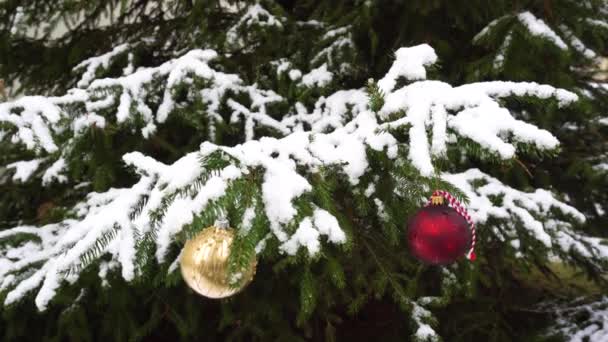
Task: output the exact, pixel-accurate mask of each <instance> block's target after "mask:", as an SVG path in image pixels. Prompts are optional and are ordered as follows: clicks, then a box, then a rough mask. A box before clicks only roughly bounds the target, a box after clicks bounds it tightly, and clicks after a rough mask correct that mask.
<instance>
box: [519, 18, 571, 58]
mask: <svg viewBox="0 0 608 342" xmlns="http://www.w3.org/2000/svg"><path fill="white" fill-rule="evenodd" d="M517 18H518V19H519V21H520V22H521V23H522V24H523V25H524V26H525V27H526V28H527V29H528V31H529V32H530V33H531V34H532V35H534V36H538V37H542V38H545V39H547V40H549V41H551V42H552V43H553V44H555V45H556V46H557V47H559V48H560V49H562V50H567V49H568V46H567V45H566V43H564V41H563V40H562V39H561V38H560V37H559V36H558V35H557V33H555V32H554V31H553V30H552V29H551V28H550V27H549V26H547V24H545V22H544V21H543V20H542V19H538V18H536V17H535V16H534V15H533V14H532V13H530V12H528V11H526V12H522V13H520V14H518V15H517Z"/></svg>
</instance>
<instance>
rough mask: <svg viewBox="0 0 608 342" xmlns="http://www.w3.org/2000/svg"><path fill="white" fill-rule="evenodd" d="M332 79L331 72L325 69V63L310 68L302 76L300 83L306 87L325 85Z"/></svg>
mask: <svg viewBox="0 0 608 342" xmlns="http://www.w3.org/2000/svg"><path fill="white" fill-rule="evenodd" d="M332 79H333V73H331V72H330V71H328V70H327V63H323V65H321V66H320V67H318V68H316V69H312V70H311V71H310V72H309V73H307V74H306V75H304V76H302V84H303V85H305V86H307V87H315V86H316V87H319V88H321V87H325V86H326V85H328V84H329V82H331V80H332Z"/></svg>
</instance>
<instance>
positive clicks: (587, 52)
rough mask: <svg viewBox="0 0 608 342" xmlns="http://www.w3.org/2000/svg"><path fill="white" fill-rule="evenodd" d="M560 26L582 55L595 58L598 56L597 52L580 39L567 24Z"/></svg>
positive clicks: (571, 43)
mask: <svg viewBox="0 0 608 342" xmlns="http://www.w3.org/2000/svg"><path fill="white" fill-rule="evenodd" d="M559 28H560V29H561V30H562V32H564V34H565V35H566V38H567V39H568V40H569V41H570V45H571V46H572V47H573V48H574V50H576V51H577V52H578V53H580V54H581V55H583V56H585V58H589V59H593V58H595V57H596V56H597V54H596V53H595V52H594V51H593V50H590V49H589V48H587V47H586V46H585V44H584V43H583V42H582V41H581V40H580V39H578V37H577V36H575V35H574V33H573V32H572V31H571V30H570V29H569V28H568V26H566V25H560V26H559Z"/></svg>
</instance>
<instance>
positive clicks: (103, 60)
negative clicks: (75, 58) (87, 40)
mask: <svg viewBox="0 0 608 342" xmlns="http://www.w3.org/2000/svg"><path fill="white" fill-rule="evenodd" d="M128 48H129V45H128V44H121V45H118V46H116V47H115V48H114V49H112V51H110V52H108V53H105V54H103V55H100V56H96V57H92V58H89V59H86V60H84V61H82V62H81V63H80V64H78V65H76V67H74V70H80V69H84V70H85V71H84V73H83V74H82V77H81V78H80V81H78V84H77V86H78V87H80V88H85V87H86V86H88V85H89V84H90V83H91V81H93V80H94V79H95V73H96V72H97V70H98V69H99V68H104V69H107V68H108V67H109V66H110V63H111V62H112V60H113V59H114V58H115V57H116V56H118V55H121V54H122V53H124V52H125V51H127V49H128Z"/></svg>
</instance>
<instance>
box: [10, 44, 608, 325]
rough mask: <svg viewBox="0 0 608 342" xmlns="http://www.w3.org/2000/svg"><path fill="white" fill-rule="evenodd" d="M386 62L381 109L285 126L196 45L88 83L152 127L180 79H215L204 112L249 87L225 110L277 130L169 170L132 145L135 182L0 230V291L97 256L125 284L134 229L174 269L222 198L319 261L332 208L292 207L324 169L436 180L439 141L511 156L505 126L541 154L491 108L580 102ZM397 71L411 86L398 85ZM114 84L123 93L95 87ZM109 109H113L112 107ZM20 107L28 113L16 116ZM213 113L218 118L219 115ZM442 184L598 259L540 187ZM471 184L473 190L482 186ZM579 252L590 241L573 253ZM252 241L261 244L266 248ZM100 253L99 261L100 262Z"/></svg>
mask: <svg viewBox="0 0 608 342" xmlns="http://www.w3.org/2000/svg"><path fill="white" fill-rule="evenodd" d="M396 56H397V60H396V61H395V63H394V65H393V67H392V68H391V69H390V71H389V73H388V74H387V76H386V77H384V78H383V79H382V80H381V84H380V85H381V87H382V88H383V89H384V91H385V92H386V96H385V99H386V103H385V105H384V107H383V108H382V110H381V111H380V112H379V113H374V112H372V111H371V110H370V109H369V106H368V102H369V99H368V95H367V94H366V93H365V92H364V91H362V90H347V91H345V90H342V91H338V92H336V93H334V94H332V95H330V96H328V97H327V98H321V99H319V100H318V102H317V105H316V106H315V108H314V110H313V111H312V112H311V113H310V112H309V110H308V109H307V108H306V107H305V106H304V105H302V104H300V103H296V104H295V105H294V109H295V110H294V111H293V112H291V113H288V115H285V116H284V118H283V119H281V120H278V119H274V118H272V117H270V116H269V115H268V113H266V112H265V109H264V108H265V107H264V106H265V104H266V103H268V102H269V101H275V100H279V96H278V95H277V94H274V93H273V92H271V91H269V90H268V91H267V90H260V89H258V88H257V87H256V86H254V85H252V86H243V85H242V84H241V81H240V79H239V78H238V77H237V76H235V75H230V74H225V73H222V72H218V71H215V70H214V69H212V68H211V67H210V66H209V64H208V62H209V61H210V60H211V59H212V58H214V57H216V54H215V52H213V51H210V50H194V51H191V52H189V53H187V54H185V55H184V56H183V57H180V58H178V59H175V60H172V61H169V62H166V63H164V64H162V65H161V66H159V67H157V68H148V69H141V70H138V71H136V72H134V73H132V74H130V75H126V76H123V77H120V78H116V79H102V80H95V81H93V82H91V84H90V85H89V86H88V87H87V89H86V90H85V89H77V90H74V91H72V93H70V94H69V95H67V96H71V97H72V98H74V99H76V101H80V102H81V103H84V104H85V105H86V106H87V107H88V108H91V106H93V107H94V108H95V110H96V111H97V113H102V112H103V113H107V112H108V111H109V113H112V115H114V116H115V117H116V118H115V120H116V121H117V122H124V121H125V120H127V119H128V118H129V117H130V116H131V115H132V112H131V110H130V109H132V108H136V110H137V111H138V112H139V113H144V114H145V115H143V117H144V120H146V122H147V123H148V124H152V125H154V123H155V122H156V123H162V122H164V121H165V120H166V118H167V115H169V113H171V111H172V109H173V108H174V107H176V106H178V104H176V102H175V101H174V99H173V97H172V92H171V89H172V88H173V87H177V86H179V84H180V83H186V84H191V82H192V80H193V79H194V78H195V77H198V78H201V79H204V80H205V81H206V82H207V84H212V85H213V87H205V88H203V89H201V90H198V95H200V96H202V98H203V101H206V103H207V104H208V108H209V109H208V111H209V112H210V113H211V112H213V110H214V109H213V108H217V106H218V103H219V102H220V99H221V98H223V96H224V94H225V93H226V91H227V90H228V89H232V90H235V89H236V90H238V91H242V92H244V93H246V94H249V96H250V98H251V99H252V104H251V106H250V107H249V108H245V107H244V106H243V105H242V104H239V103H238V102H237V101H236V100H229V101H228V102H227V104H228V106H229V107H230V108H231V109H232V110H233V112H232V116H231V118H230V120H231V121H237V120H238V119H239V118H244V120H245V122H246V126H250V125H252V124H259V125H263V126H266V127H270V128H273V129H274V130H276V131H278V132H280V133H281V134H282V135H283V137H282V138H274V137H260V138H256V137H254V135H253V133H252V132H253V131H252V130H251V129H250V128H247V129H246V131H245V132H249V133H247V134H248V136H247V138H248V139H249V140H247V141H245V142H243V143H242V144H239V145H236V146H233V147H228V146H222V145H217V144H214V143H213V142H210V141H206V142H203V143H202V144H201V146H200V150H199V151H196V152H192V153H189V154H187V155H185V156H183V157H182V158H180V159H179V160H177V161H176V162H175V163H173V164H171V165H167V164H164V163H161V162H159V161H157V160H155V159H153V158H151V157H147V156H144V155H143V154H141V153H139V152H131V153H127V154H125V155H124V156H123V160H124V162H125V163H126V164H127V165H130V166H132V167H133V168H134V169H135V171H136V172H137V173H138V174H139V176H140V179H139V181H138V182H137V183H136V184H135V185H133V186H132V187H130V188H123V189H110V190H108V191H106V192H103V193H91V194H89V196H88V197H87V198H86V199H85V200H84V201H83V202H82V203H81V204H79V205H78V206H76V207H75V208H74V210H73V214H74V218H73V219H69V220H65V221H63V222H60V223H56V224H50V225H46V226H43V227H40V228H35V227H30V226H19V227H14V228H9V229H6V230H3V231H2V232H0V286H1V289H3V290H5V291H7V292H8V294H7V297H6V299H5V304H10V303H14V302H16V301H17V300H19V299H21V298H22V297H23V296H25V295H26V294H27V293H30V292H33V291H37V295H36V305H37V306H38V308H39V309H45V308H46V307H47V306H48V303H49V301H50V300H51V299H52V298H53V297H54V296H55V293H56V291H57V289H58V288H59V287H60V286H61V285H62V283H63V282H64V281H67V282H74V281H75V280H76V279H78V275H79V273H80V272H81V270H82V269H83V268H86V267H87V266H89V265H91V264H92V263H95V262H98V267H99V269H100V276H101V277H102V278H103V277H105V275H106V274H107V273H108V272H109V271H112V270H114V269H120V272H121V274H122V277H123V278H124V279H125V280H127V281H130V280H133V279H134V278H135V277H137V276H138V275H139V270H138V267H137V265H136V264H137V263H136V251H138V246H140V245H139V244H140V243H141V241H142V239H143V238H142V237H145V238H147V239H150V240H148V241H151V243H152V244H153V245H154V252H153V253H154V256H155V258H154V259H152V258H150V259H151V260H155V262H158V263H161V264H166V263H172V262H173V260H172V259H168V258H169V257H170V256H171V253H170V251H171V246H175V245H176V239H177V237H178V235H179V234H180V233H181V232H182V231H183V230H184V227H186V226H188V225H190V224H192V223H193V222H194V221H195V219H196V217H197V216H200V215H201V214H203V213H205V212H207V211H209V210H212V209H211V208H212V207H213V206H215V205H217V204H218V203H219V202H220V201H221V200H222V199H223V198H226V197H227V196H228V195H229V194H232V195H234V196H236V197H235V198H238V201H239V202H246V203H251V207H250V208H247V210H245V212H247V213H249V214H247V215H243V217H242V218H241V222H231V223H232V226H233V227H235V229H237V230H239V231H241V230H242V231H243V232H247V231H248V229H249V227H250V225H251V220H252V213H255V216H259V215H263V217H265V219H267V221H268V222H269V226H268V227H266V228H265V229H266V230H267V231H265V232H264V234H265V235H266V236H267V239H268V238H270V239H274V240H275V241H276V242H277V244H275V245H276V246H278V250H277V251H276V252H279V253H286V254H289V255H294V254H296V253H297V252H298V251H300V250H304V251H306V252H307V254H309V255H311V256H314V255H317V254H318V253H319V251H320V250H321V249H322V248H323V246H324V244H325V243H329V244H338V245H339V244H343V243H345V242H346V240H347V234H346V233H345V231H344V230H343V228H342V227H341V226H340V224H339V220H338V218H337V217H335V216H334V215H332V214H331V208H325V207H323V206H322V205H320V204H314V203H311V204H310V207H309V210H304V209H302V206H301V205H300V204H301V203H300V202H299V201H300V200H301V199H302V198H303V197H304V196H306V195H310V193H311V192H312V191H313V183H314V182H313V181H312V180H311V179H312V178H313V177H314V176H315V175H321V176H322V175H323V172H324V171H323V170H326V169H331V170H334V171H335V172H337V173H338V174H340V175H343V176H344V178H345V179H346V180H347V181H348V183H349V184H350V185H351V186H352V187H353V188H355V187H357V186H359V185H360V183H361V179H362V178H363V177H364V176H366V175H371V176H373V175H374V174H375V172H377V171H378V170H375V169H374V168H373V167H372V166H371V165H372V164H371V163H370V160H369V156H368V154H369V153H370V151H373V153H379V154H383V155H384V156H385V157H386V158H387V159H388V160H389V161H391V162H393V163H394V165H396V166H397V165H401V164H404V163H407V164H410V163H411V164H412V165H413V166H414V167H415V169H416V170H418V171H419V172H420V173H421V174H422V175H423V176H432V175H434V174H436V171H435V169H434V165H433V163H432V156H433V155H438V154H442V153H445V149H446V146H447V145H448V144H456V143H458V140H459V139H460V138H467V139H471V140H473V141H475V142H477V143H479V144H480V145H481V146H483V147H485V148H487V149H488V150H490V151H492V152H494V153H495V154H496V155H498V156H499V157H502V158H511V157H513V155H514V153H515V148H514V146H513V145H512V141H510V140H508V139H506V138H505V135H506V134H507V133H509V134H511V135H512V136H513V138H512V140H514V141H519V142H525V143H527V144H533V145H536V146H537V147H538V148H540V149H550V148H554V147H555V146H556V145H557V143H558V142H557V140H556V139H555V137H553V136H552V135H551V134H550V133H549V132H547V131H544V130H541V129H539V128H537V127H535V126H533V125H530V124H527V123H525V122H522V121H519V120H516V119H515V118H513V117H512V116H511V114H510V112H509V111H508V109H506V108H504V107H501V102H500V99H501V98H503V97H505V96H534V97H538V98H541V99H549V98H553V99H555V100H556V101H558V103H559V104H560V105H566V104H568V103H570V102H572V101H574V100H576V95H574V94H572V93H569V92H567V91H564V90H560V89H555V88H553V87H550V86H545V85H538V84H534V83H510V82H488V83H476V84H468V85H462V86H457V87H452V86H451V85H449V84H447V83H443V82H439V81H427V80H424V78H425V76H426V73H425V71H424V67H425V66H428V65H430V64H432V63H433V62H435V61H436V55H435V53H434V51H433V49H432V48H430V47H429V46H427V45H420V46H416V47H412V48H403V49H400V50H399V51H398V52H397V54H396ZM159 76H160V77H162V79H163V80H165V82H166V89H165V91H164V94H163V101H162V102H161V104H160V106H159V109H158V110H157V111H156V113H153V111H152V110H151V109H150V108H148V107H146V106H147V105H146V104H145V102H143V101H142V98H143V97H145V96H147V90H146V87H145V86H144V85H145V84H146V83H147V82H150V81H151V80H152V79H153V78H155V77H159ZM400 77H404V78H406V79H409V80H412V79H413V80H415V81H414V82H410V83H409V84H406V85H404V86H402V87H399V88H397V89H395V88H396V87H397V84H398V83H399V82H398V81H399V78H400ZM113 88H118V89H120V91H119V92H110V91H107V92H106V91H104V90H103V89H113ZM92 94H95V96H96V100H95V101H94V102H91V98H92V96H93V95H92ZM100 94H101V95H100ZM65 101H66V100H65V97H64V98H24V100H21V102H13V103H9V104H3V105H2V107H0V109H1V110H0V118H8V119H6V120H5V121H8V120H9V119H10V120H12V121H10V122H12V123H14V124H15V125H16V126H17V127H19V128H24V129H25V128H28V129H29V127H30V126H31V125H30V126H28V124H30V123H31V122H34V121H33V119H31V117H37V118H39V120H42V119H43V118H47V121H48V122H49V124H48V126H45V127H47V131H49V132H50V131H54V130H55V129H59V128H64V129H65V127H62V126H60V120H58V118H59V117H61V116H62V115H65V114H64V112H62V110H61V105H62V104H63V103H65ZM41 103H42V104H43V105H40V104H41ZM110 103H117V104H118V105H117V106H114V107H112V105H111V104H110ZM34 105H37V106H36V107H35V106H34ZM16 108H22V109H23V110H22V111H21V112H20V114H15V113H13V112H12V111H13V110H15V109H16ZM146 108H147V109H146ZM102 109H103V110H102ZM24 113H27V114H26V118H30V119H31V120H30V121H24V120H25V118H22V116H23V115H24ZM83 113H84V112H83ZM89 113H90V112H89ZM216 114H217V116H218V117H217V119H218V120H223V119H224V118H222V117H221V115H219V113H216ZM49 117H50V118H51V119H52V120H50V119H48V118H49ZM104 117H105V118H106V120H108V119H109V117H108V116H104ZM19 120H22V121H19ZM93 121H95V122H99V120H93ZM305 126H308V127H305ZM48 127H51V128H48ZM401 127H407V129H408V131H409V137H407V138H406V139H405V140H404V138H403V137H401V136H399V135H396V134H394V133H393V131H394V130H399V129H400V128H401ZM45 132H46V131H45ZM152 132H153V130H152V131H150V133H152ZM429 135H430V136H431V142H430V143H429V137H428V136H429ZM45 136H46V137H48V144H49V146H51V144H52V145H53V146H57V145H56V143H55V141H54V140H53V139H52V135H51V134H50V133H49V134H46V135H45ZM18 137H21V136H18ZM25 137H26V138H27V136H25ZM32 141H34V142H35V140H32ZM218 156H219V157H218ZM210 158H220V160H221V161H222V163H221V167H219V168H211V167H210V166H209V165H207V164H206V163H207V161H208V160H210ZM34 164H35V162H34V161H32V162H31V163H29V164H15V165H14V167H15V168H18V169H19V172H20V173H19V175H18V176H17V175H16V176H15V177H16V178H27V177H26V176H28V174H31V172H32V171H31V170H32V169H34V168H35V166H36V165H34ZM57 168H59V167H57ZM443 178H444V179H446V180H447V181H449V182H451V183H453V184H454V185H456V186H457V187H459V188H460V189H461V190H463V191H465V193H466V194H467V195H468V196H469V198H470V199H471V203H470V207H471V209H472V211H473V215H474V217H475V218H476V219H477V220H478V222H479V223H482V224H483V223H484V222H486V220H487V219H488V218H490V217H493V218H495V219H498V220H507V221H509V220H511V219H515V220H518V221H521V224H522V226H523V227H524V228H525V232H526V234H528V235H530V236H531V237H532V238H533V239H535V240H537V241H539V242H540V243H542V244H544V245H545V246H547V247H548V248H551V250H552V251H554V252H556V253H555V254H556V255H558V256H560V257H562V256H565V255H567V252H568V251H569V250H570V249H575V250H577V251H578V252H579V253H585V251H586V253H588V254H589V255H590V256H594V257H595V256H599V257H607V256H608V253H607V251H606V248H604V247H602V246H601V245H600V244H599V240H595V239H591V238H586V237H583V236H581V235H579V234H577V233H575V232H574V231H573V230H570V229H568V228H569V227H570V224H569V223H567V222H566V221H564V219H562V218H561V216H555V217H554V216H552V215H550V213H551V210H553V209H557V210H559V211H560V212H561V213H562V214H564V215H565V216H566V217H570V220H572V221H576V220H579V221H582V220H584V218H583V217H582V215H581V214H580V213H579V212H578V211H576V210H575V209H574V208H571V207H569V206H567V205H566V204H564V203H562V202H560V201H558V200H556V199H555V197H553V195H552V194H551V193H550V192H548V191H544V190H537V191H536V192H534V193H524V192H520V191H517V190H515V189H511V188H509V187H507V186H505V185H502V184H501V183H500V182H499V181H498V180H496V179H494V178H492V177H490V176H487V175H485V174H483V173H481V172H480V171H478V170H469V171H467V172H464V173H462V174H454V175H447V174H446V175H443ZM480 180H481V181H483V183H484V184H483V185H479V181H480ZM243 184H245V185H243ZM239 189H241V190H243V189H248V195H246V194H244V193H238V194H235V192H237V191H239ZM372 191H373V189H372ZM365 192H366V193H367V190H365ZM246 196H250V197H249V198H248V197H246ZM251 196H253V198H251ZM256 196H257V197H256ZM493 197H501V198H502V202H501V203H502V204H500V205H498V204H494V202H493V201H492V198H493ZM374 200H377V201H379V200H378V199H377V198H374ZM380 204H381V202H380ZM541 217H542V218H543V219H541ZM547 218H548V220H547ZM509 227H510V226H508V225H505V226H502V227H501V230H496V231H494V230H493V231H492V234H495V235H496V236H497V237H499V238H500V239H502V240H509V241H511V243H512V245H513V244H514V241H516V240H517V239H518V238H519V235H518V234H520V232H518V231H514V230H512V229H510V228H509ZM557 227H560V228H563V229H559V230H558V229H557ZM27 234H33V235H35V238H32V239H29V240H27V241H26V242H22V243H19V244H17V245H15V246H14V245H11V244H3V243H2V242H3V241H6V240H7V239H10V238H11V237H15V236H18V235H25V236H28V235H27ZM581 246H587V247H589V246H591V248H588V249H586V250H583V249H582V248H581ZM258 247H259V248H258V249H257V250H258V252H259V251H260V250H262V249H263V248H264V245H263V244H261V245H259V246H258ZM91 251H93V252H91ZM102 256H106V257H104V259H103V261H101V260H100V258H101V257H102ZM171 269H172V270H173V269H174V267H173V268H171ZM429 333H430V332H429ZM421 334H422V333H421Z"/></svg>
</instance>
